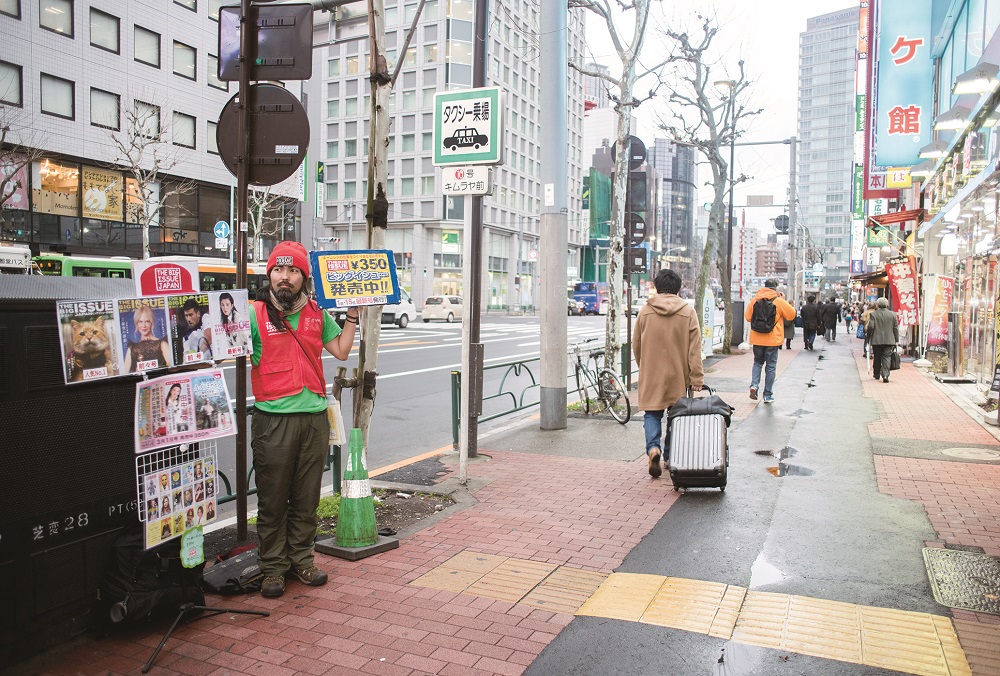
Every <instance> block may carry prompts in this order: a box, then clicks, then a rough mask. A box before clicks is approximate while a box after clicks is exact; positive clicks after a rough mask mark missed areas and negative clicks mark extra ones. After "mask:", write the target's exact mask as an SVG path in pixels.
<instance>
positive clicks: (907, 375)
mask: <svg viewBox="0 0 1000 676" xmlns="http://www.w3.org/2000/svg"><path fill="white" fill-rule="evenodd" d="M816 344H817V350H816V351H815V352H804V351H803V352H800V351H798V350H795V349H793V350H790V351H789V350H782V352H781V353H780V357H779V365H778V381H777V385H776V387H775V399H776V401H775V403H774V404H771V405H765V404H763V403H762V402H760V401H756V402H755V401H751V400H749V398H748V397H747V391H746V389H744V388H745V387H748V382H747V381H748V379H749V373H750V366H751V362H752V357H751V356H750V355H748V354H744V355H735V356H731V357H727V358H721V359H720V358H713V359H711V360H710V361H709V362H708V363H707V367H708V368H707V373H706V382H707V383H708V384H709V385H712V386H713V387H717V389H718V390H719V392H718V393H719V394H720V395H721V396H722V397H723V398H724V399H726V400H727V401H728V402H729V403H730V404H732V405H733V406H735V407H736V411H735V413H734V416H733V424H732V426H731V427H730V429H729V444H730V451H731V452H730V457H731V465H730V470H729V484H728V487H727V490H726V491H725V493H722V492H720V491H718V490H714V489H696V490H690V491H687V492H680V493H677V492H674V491H673V490H671V486H670V482H669V480H668V479H665V478H661V479H657V480H654V479H651V478H650V477H649V476H648V474H647V473H646V461H645V456H644V454H643V452H642V448H643V433H642V420H641V415H636V414H634V415H633V421H632V422H630V423H629V424H627V425H625V426H621V425H618V424H617V423H614V422H613V421H611V420H610V419H609V418H606V417H605V418H600V419H589V420H588V419H581V418H571V419H570V421H569V424H570V427H569V428H568V429H567V430H563V431H557V432H541V431H539V430H538V428H537V421H531V420H528V421H525V422H524V423H523V424H522V425H520V426H518V425H511V426H508V427H507V428H504V429H503V430H501V431H499V432H498V433H496V434H494V435H492V436H489V437H485V438H483V439H482V440H481V441H480V449H481V457H480V458H478V459H476V460H474V461H472V462H470V464H469V485H468V488H467V489H463V490H464V491H465V495H464V497H463V500H462V506H461V507H460V508H457V509H454V510H449V511H448V512H447V513H445V514H444V515H443V516H442V518H440V519H439V520H436V521H435V522H434V523H431V524H427V525H424V526H422V527H421V528H420V529H419V530H416V531H415V532H412V533H409V534H404V537H403V538H402V540H401V544H400V547H399V549H397V550H394V551H392V552H387V553H385V554H381V555H379V556H376V557H373V558H371V559H367V560H364V561H360V562H344V561H340V560H336V559H331V558H328V557H318V559H317V565H319V567H320V568H321V569H323V570H326V571H328V572H329V573H330V577H331V580H330V583H329V584H327V585H326V586H325V587H320V588H310V587H304V586H301V585H298V584H296V583H291V584H290V585H289V589H288V592H286V595H285V596H284V597H282V598H281V599H273V600H272V599H263V598H260V597H259V596H257V595H251V596H244V597H229V598H225V599H222V598H219V597H209V603H210V604H221V603H222V602H223V601H224V602H225V605H227V606H235V607H240V608H245V609H255V610H256V609H264V610H268V611H270V612H271V616H270V617H268V618H260V619H248V618H246V617H242V616H237V615H225V614H224V615H221V616H218V617H216V618H209V619H202V620H199V621H197V622H194V623H192V624H189V625H186V626H183V627H181V628H180V629H179V630H178V631H177V632H176V633H175V637H174V638H172V639H171V641H170V642H169V643H168V644H167V646H166V648H165V649H164V652H163V653H162V654H161V656H160V657H159V658H158V660H157V663H156V666H155V667H154V671H153V672H151V673H161V674H237V673H266V674H278V675H279V676H280V675H284V674H289V675H290V674H297V673H302V674H305V673H309V674H346V673H373V674H379V673H385V674H409V673H441V674H463V675H464V674H480V673H483V674H486V673H497V674H519V673H522V672H527V673H531V674H544V675H546V676H548V675H550V674H553V675H558V674H617V673H636V674H677V675H682V674H702V675H706V676H707V675H710V674H712V675H722V674H725V675H727V676H736V675H743V674H767V675H772V674H773V675H776V676H783V675H784V674H810V675H813V674H820V675H822V674H831V675H833V674H836V675H841V674H851V675H853V674H872V675H874V674H889V673H923V674H970V673H971V674H984V675H985V674H997V673H1000V648H998V646H1000V616H997V615H992V614H986V613H975V612H971V611H968V610H961V609H950V608H947V607H944V606H941V605H939V604H938V603H937V602H936V601H935V599H934V595H933V591H932V589H931V585H930V582H929V580H928V577H927V572H926V569H925V566H924V561H923V555H922V551H923V549H924V547H946V546H948V547H966V548H978V549H979V550H981V551H983V552H984V553H986V554H990V555H993V556H998V555H1000V455H998V456H997V457H996V458H995V459H994V456H993V455H992V453H993V452H995V451H1000V443H998V441H997V438H996V435H997V429H996V428H989V427H988V426H986V425H984V424H982V423H981V422H980V421H979V420H978V419H976V418H975V417H974V416H973V415H970V408H969V406H968V405H967V402H966V403H965V404H963V403H962V401H961V400H962V399H963V397H962V396H956V395H955V391H949V388H954V387H956V386H951V385H943V384H940V383H936V382H935V381H934V380H933V379H932V378H931V377H929V376H928V375H927V374H925V373H922V372H920V371H918V370H917V369H915V368H914V367H913V366H912V364H909V363H907V364H904V365H903V368H902V370H900V371H898V372H894V373H893V377H892V379H891V380H890V382H889V383H887V384H883V383H881V382H880V381H875V380H874V379H872V378H871V377H870V376H868V375H866V374H865V373H864V360H863V359H862V358H861V354H860V352H861V349H860V348H861V343H860V341H856V340H854V339H850V338H842V339H841V340H840V341H838V342H836V343H832V344H829V345H827V344H825V343H824V341H822V340H817V343H816ZM741 383H743V385H741ZM964 398H965V400H967V399H968V397H967V391H966V396H964ZM971 413H975V411H971ZM455 461H456V458H455V457H454V456H452V455H443V456H441V458H440V460H434V461H433V462H427V461H426V460H425V461H423V462H422V464H421V465H420V466H419V467H417V466H414V467H412V468H411V469H409V470H403V471H400V470H398V469H397V470H394V471H395V472H399V475H398V476H400V477H407V478H409V479H410V480H412V481H415V480H417V479H419V480H420V482H421V483H424V482H429V483H433V482H439V481H442V480H447V481H452V480H453V478H454V473H455V470H456V467H455ZM441 472H446V474H441ZM381 478H384V477H380V479H381ZM165 628H166V627H165V626H164V627H160V626H155V627H148V628H142V629H135V630H130V631H128V632H125V633H123V634H121V635H117V636H114V637H112V638H108V639H103V640H93V639H90V638H85V639H83V640H79V641H76V642H74V643H71V644H68V645H66V646H63V647H61V648H60V649H56V650H53V651H50V652H49V653H47V654H45V655H43V656H41V657H39V658H37V659H35V660H32V661H30V662H25V663H22V664H20V665H17V666H16V667H14V668H13V669H12V670H11V671H10V673H46V674H48V673H51V674H76V673H87V674H89V673H94V674H97V673H101V674H108V673H110V674H126V673H128V674H132V673H138V672H139V668H140V667H141V665H142V663H143V662H144V661H145V659H146V658H147V657H148V654H149V653H150V652H151V651H152V648H153V647H155V645H156V643H157V641H158V640H159V637H160V635H161V634H162V632H163V631H164V630H165Z"/></svg>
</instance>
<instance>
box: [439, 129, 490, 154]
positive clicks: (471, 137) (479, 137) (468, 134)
mask: <svg viewBox="0 0 1000 676" xmlns="http://www.w3.org/2000/svg"><path fill="white" fill-rule="evenodd" d="M489 141H490V140H489V138H487V136H486V134H480V133H479V131H478V130H477V129H475V128H473V127H465V128H463V129H457V130H455V135H454V136H449V137H448V138H446V139H445V140H444V147H445V148H448V149H449V150H451V151H452V152H455V151H456V150H458V149H459V148H467V147H469V146H472V147H473V148H474V149H476V150H479V149H480V148H481V147H483V146H485V145H487V144H488V143H489Z"/></svg>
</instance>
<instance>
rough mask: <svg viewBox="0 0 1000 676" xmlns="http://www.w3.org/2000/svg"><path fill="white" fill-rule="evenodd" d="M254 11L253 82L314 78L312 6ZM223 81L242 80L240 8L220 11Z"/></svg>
mask: <svg viewBox="0 0 1000 676" xmlns="http://www.w3.org/2000/svg"><path fill="white" fill-rule="evenodd" d="M259 1H260V0H258V2H259ZM251 11H252V12H253V14H252V19H253V28H254V31H253V32H254V44H253V49H252V53H253V57H254V58H253V63H252V64H251V66H250V79H251V80H276V81H280V82H286V81H288V80H308V79H309V78H311V77H312V63H313V62H312V15H313V8H312V5H310V4H308V3H302V4H295V5H274V6H271V7H256V6H254V7H252V9H251ZM219 79H220V80H223V81H228V80H239V79H240V8H239V7H222V8H220V10H219Z"/></svg>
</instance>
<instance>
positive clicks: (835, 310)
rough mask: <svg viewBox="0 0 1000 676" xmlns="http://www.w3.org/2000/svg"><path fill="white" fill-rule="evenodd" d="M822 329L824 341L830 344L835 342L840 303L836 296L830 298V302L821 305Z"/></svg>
mask: <svg viewBox="0 0 1000 676" xmlns="http://www.w3.org/2000/svg"><path fill="white" fill-rule="evenodd" d="M822 312H823V328H824V329H826V339H827V340H828V341H830V342H831V343H833V342H836V340H837V324H838V323H839V322H840V312H841V310H840V303H838V302H837V297H836V296H830V301H829V302H827V303H823V311H822Z"/></svg>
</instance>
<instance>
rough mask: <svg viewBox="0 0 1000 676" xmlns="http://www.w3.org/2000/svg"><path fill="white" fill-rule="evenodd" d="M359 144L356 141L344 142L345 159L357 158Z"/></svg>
mask: <svg viewBox="0 0 1000 676" xmlns="http://www.w3.org/2000/svg"><path fill="white" fill-rule="evenodd" d="M357 155H358V142H357V141H355V140H354V139H348V140H346V141H344V157H357Z"/></svg>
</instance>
